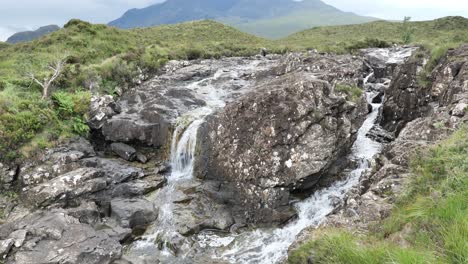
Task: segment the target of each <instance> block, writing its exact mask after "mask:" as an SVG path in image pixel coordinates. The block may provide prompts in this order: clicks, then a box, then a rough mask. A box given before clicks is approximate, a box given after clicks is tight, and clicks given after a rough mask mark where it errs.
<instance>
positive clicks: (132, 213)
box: [111, 199, 158, 229]
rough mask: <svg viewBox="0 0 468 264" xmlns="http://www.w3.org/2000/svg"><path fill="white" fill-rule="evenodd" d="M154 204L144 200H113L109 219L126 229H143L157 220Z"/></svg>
mask: <svg viewBox="0 0 468 264" xmlns="http://www.w3.org/2000/svg"><path fill="white" fill-rule="evenodd" d="M157 216H158V215H157V212H156V208H155V207H154V204H153V203H152V202H150V201H148V200H146V199H113V200H112V201H111V217H112V218H114V219H115V220H117V221H118V222H119V224H120V225H121V226H122V227H126V228H131V229H135V228H144V227H146V226H148V225H149V224H150V223H151V222H153V221H154V220H156V218H157Z"/></svg>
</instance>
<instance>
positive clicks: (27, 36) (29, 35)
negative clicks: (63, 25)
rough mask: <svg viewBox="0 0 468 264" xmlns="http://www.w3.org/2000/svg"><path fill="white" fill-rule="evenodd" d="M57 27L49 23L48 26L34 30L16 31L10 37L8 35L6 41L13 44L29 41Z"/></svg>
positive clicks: (57, 28) (53, 30) (57, 27)
mask: <svg viewBox="0 0 468 264" xmlns="http://www.w3.org/2000/svg"><path fill="white" fill-rule="evenodd" d="M59 29H60V27H59V26H57V25H49V26H44V27H40V28H38V29H37V30H34V31H24V32H18V33H15V34H13V35H12V36H11V37H9V38H8V39H7V41H6V42H8V43H11V44H15V43H19V42H26V41H31V40H34V39H38V38H40V37H42V36H44V35H47V34H50V33H52V32H55V31H57V30H59Z"/></svg>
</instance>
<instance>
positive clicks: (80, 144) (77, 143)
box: [67, 137, 96, 158]
mask: <svg viewBox="0 0 468 264" xmlns="http://www.w3.org/2000/svg"><path fill="white" fill-rule="evenodd" d="M67 147H68V148H69V149H70V150H72V151H78V152H81V153H83V156H84V157H86V158H89V157H94V156H96V152H95V151H94V148H93V145H91V143H90V142H89V141H88V140H86V139H84V138H82V137H79V138H77V139H73V140H71V141H70V143H69V144H68V145H67Z"/></svg>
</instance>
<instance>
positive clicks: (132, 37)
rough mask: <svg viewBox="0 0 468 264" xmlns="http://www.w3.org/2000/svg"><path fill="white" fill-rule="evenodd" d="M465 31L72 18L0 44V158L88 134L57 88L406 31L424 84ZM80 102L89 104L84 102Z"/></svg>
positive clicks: (368, 42)
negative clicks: (257, 31)
mask: <svg viewBox="0 0 468 264" xmlns="http://www.w3.org/2000/svg"><path fill="white" fill-rule="evenodd" d="M402 25H403V26H402ZM405 28H408V29H405ZM466 28H468V19H465V18H461V17H448V18H443V19H439V20H435V21H427V22H409V21H407V22H406V24H402V23H398V22H383V21H379V22H372V23H367V24H361V25H351V26H334V27H320V28H315V29H310V30H306V31H303V32H300V33H297V34H293V35H291V36H290V37H288V38H285V39H282V40H278V41H270V40H266V39H262V38H259V37H255V36H253V35H249V34H246V33H242V32H240V31H238V30H236V29H233V28H231V27H229V26H225V25H223V24H220V23H217V22H213V21H196V22H188V23H183V24H177V25H164V26H159V27H152V28H140V29H133V30H120V29H117V28H112V27H108V26H106V25H93V24H90V23H87V22H84V21H80V20H71V21H70V22H68V23H67V24H66V25H65V26H64V28H63V29H61V30H59V31H57V32H54V33H52V34H49V35H47V36H45V37H42V38H40V39H37V40H34V41H32V42H27V43H19V44H15V45H9V44H6V43H0V153H1V154H0V161H12V160H15V159H17V158H21V157H24V156H25V155H30V154H28V153H31V152H34V151H33V150H34V149H37V148H44V147H50V146H53V145H54V144H55V143H58V142H61V141H62V140H63V139H66V138H68V137H70V136H73V135H77V134H80V135H85V134H87V132H88V130H89V129H88V128H87V127H86V124H85V119H86V116H84V112H85V111H83V110H82V109H80V110H76V111H75V110H74V112H73V114H65V113H64V111H65V109H67V107H68V109H70V106H71V105H70V104H69V103H70V100H71V99H70V98H68V99H64V98H63V94H62V93H67V94H68V95H69V96H72V97H73V96H75V94H76V96H78V97H80V98H83V100H89V98H90V93H100V94H103V93H105V94H111V95H115V94H118V93H120V92H121V91H124V90H125V89H127V88H128V87H131V86H134V85H135V82H136V81H137V80H138V79H140V78H141V76H151V75H153V74H155V73H156V72H157V71H158V69H160V67H161V66H163V65H164V64H165V63H166V62H167V61H168V60H172V59H199V58H219V57H222V56H249V55H253V54H257V53H258V52H259V50H260V49H261V48H264V47H265V48H267V49H268V50H269V51H270V52H272V53H283V52H286V51H304V50H307V49H317V50H319V51H327V52H336V53H343V52H354V51H356V50H358V49H361V48H367V47H388V46H391V45H392V44H393V43H400V44H402V43H403V42H404V41H403V40H402V35H404V32H405V30H410V31H411V43H412V44H421V45H424V46H425V47H427V50H431V51H432V52H431V53H432V59H431V61H429V63H428V66H427V67H426V69H425V71H424V72H423V73H422V74H421V78H420V79H421V80H420V82H421V83H424V84H426V85H427V84H428V83H429V82H430V78H429V73H430V72H431V71H432V69H433V68H434V67H435V65H436V64H437V62H438V61H439V60H440V58H441V56H442V55H443V54H445V51H446V50H447V49H448V48H451V47H455V46H457V45H459V44H461V43H463V42H468V31H466ZM65 55H66V56H65ZM58 57H60V58H62V59H63V58H65V64H64V67H63V70H62V71H61V74H60V76H59V77H58V78H57V79H56V80H54V82H53V85H52V87H51V89H55V90H51V91H49V93H48V94H49V95H52V96H48V97H49V98H48V99H45V100H42V99H41V92H42V90H43V89H42V87H41V86H40V85H39V84H38V83H37V82H34V81H33V80H32V78H31V76H32V75H33V76H34V77H35V78H36V79H38V80H43V79H48V78H50V77H51V76H52V74H53V72H51V71H50V69H49V68H48V67H47V66H49V64H50V63H52V62H54V61H56V60H57V58H58ZM337 89H338V90H339V91H341V92H344V93H346V94H347V95H348V97H349V98H350V99H351V100H357V98H358V97H360V95H361V94H360V91H357V90H356V89H353V87H338V88H337ZM84 91H89V92H90V93H87V94H85V92H84ZM54 93H56V94H58V95H54ZM75 99H76V98H75ZM75 99H73V100H75ZM67 100H68V101H67ZM75 103H76V102H75ZM79 104H80V105H86V103H85V101H82V102H79Z"/></svg>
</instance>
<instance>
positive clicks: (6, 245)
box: [0, 238, 15, 259]
mask: <svg viewBox="0 0 468 264" xmlns="http://www.w3.org/2000/svg"><path fill="white" fill-rule="evenodd" d="M14 244H15V241H14V240H13V239H11V238H10V239H6V240H1V241H0V259H4V258H5V257H6V256H7V255H8V253H10V250H11V248H12V247H13V245H14Z"/></svg>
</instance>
